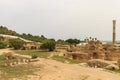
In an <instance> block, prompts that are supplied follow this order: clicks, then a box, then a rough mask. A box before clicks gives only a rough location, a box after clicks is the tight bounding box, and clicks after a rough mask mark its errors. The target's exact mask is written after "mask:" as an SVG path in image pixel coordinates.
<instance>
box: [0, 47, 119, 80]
mask: <svg viewBox="0 0 120 80" xmlns="http://www.w3.org/2000/svg"><path fill="white" fill-rule="evenodd" d="M3 52H13V51H11V50H9V49H3V50H0V54H2V53H3ZM13 53H14V52H13ZM31 64H33V65H35V66H37V65H42V66H41V67H40V70H38V71H36V73H35V74H36V75H29V76H28V77H27V78H25V79H24V80H120V74H118V73H111V72H108V71H104V70H103V69H97V68H88V67H81V66H80V65H79V64H75V65H73V64H64V63H61V62H58V61H55V60H50V59H43V58H40V61H38V62H33V63H31ZM14 80H16V79H14Z"/></svg>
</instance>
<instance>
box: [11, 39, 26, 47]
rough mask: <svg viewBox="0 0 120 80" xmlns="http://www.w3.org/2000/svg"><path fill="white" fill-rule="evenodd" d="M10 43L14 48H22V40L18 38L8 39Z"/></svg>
mask: <svg viewBox="0 0 120 80" xmlns="http://www.w3.org/2000/svg"><path fill="white" fill-rule="evenodd" d="M10 44H11V46H12V47H13V48H14V49H20V48H22V46H23V44H24V41H22V40H20V39H12V40H10Z"/></svg>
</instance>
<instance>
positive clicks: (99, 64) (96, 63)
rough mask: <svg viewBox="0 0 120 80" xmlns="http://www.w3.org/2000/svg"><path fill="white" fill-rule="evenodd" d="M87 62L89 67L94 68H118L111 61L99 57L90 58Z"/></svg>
mask: <svg viewBox="0 0 120 80" xmlns="http://www.w3.org/2000/svg"><path fill="white" fill-rule="evenodd" d="M87 63H88V65H89V66H90V67H94V68H105V69H112V70H115V69H119V67H118V66H117V65H115V64H113V63H112V62H110V61H105V60H101V59H92V60H89V61H88V62H87Z"/></svg>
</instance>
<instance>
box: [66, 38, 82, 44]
mask: <svg viewBox="0 0 120 80" xmlns="http://www.w3.org/2000/svg"><path fill="white" fill-rule="evenodd" d="M66 42H67V43H69V44H74V45H76V44H78V43H80V40H79V39H67V40H66Z"/></svg>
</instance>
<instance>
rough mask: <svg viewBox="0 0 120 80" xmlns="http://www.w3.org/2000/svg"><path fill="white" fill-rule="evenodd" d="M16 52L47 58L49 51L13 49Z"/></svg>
mask: <svg viewBox="0 0 120 80" xmlns="http://www.w3.org/2000/svg"><path fill="white" fill-rule="evenodd" d="M14 51H15V52H16V53H18V54H22V55H30V56H33V57H35V56H37V57H40V58H47V57H48V56H49V55H50V54H49V52H46V51H41V50H14Z"/></svg>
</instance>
